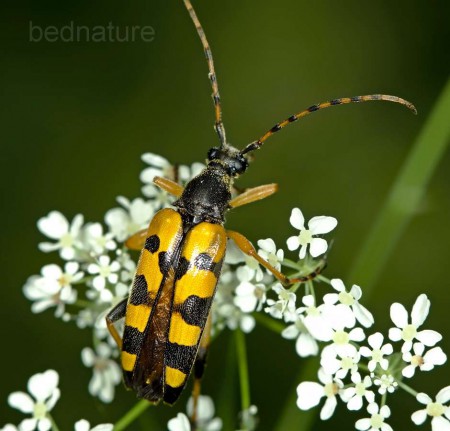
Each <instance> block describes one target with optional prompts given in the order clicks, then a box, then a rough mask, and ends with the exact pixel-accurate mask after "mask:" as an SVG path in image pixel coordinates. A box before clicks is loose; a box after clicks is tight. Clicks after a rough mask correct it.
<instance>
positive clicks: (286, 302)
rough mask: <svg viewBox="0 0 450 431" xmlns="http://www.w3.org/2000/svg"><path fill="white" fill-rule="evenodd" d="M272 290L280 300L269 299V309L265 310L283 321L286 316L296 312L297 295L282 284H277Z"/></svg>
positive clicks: (267, 302)
mask: <svg viewBox="0 0 450 431" xmlns="http://www.w3.org/2000/svg"><path fill="white" fill-rule="evenodd" d="M272 290H273V291H274V292H275V293H276V294H277V295H278V300H276V301H275V300H273V299H268V300H267V301H266V304H267V305H268V307H266V308H265V309H264V311H265V312H266V313H269V314H270V315H271V316H272V317H275V318H276V319H281V318H283V316H284V315H285V314H286V315H288V314H289V313H294V312H295V300H296V296H295V293H293V292H291V291H289V290H287V289H285V288H284V287H283V286H282V285H281V283H276V284H275V285H274V286H272Z"/></svg>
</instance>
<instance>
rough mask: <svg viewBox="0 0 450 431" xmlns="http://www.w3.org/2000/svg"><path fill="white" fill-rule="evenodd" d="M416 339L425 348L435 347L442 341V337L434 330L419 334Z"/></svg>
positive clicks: (426, 330) (425, 330)
mask: <svg viewBox="0 0 450 431" xmlns="http://www.w3.org/2000/svg"><path fill="white" fill-rule="evenodd" d="M416 338H417V339H418V340H419V341H420V342H421V343H423V344H425V346H429V347H430V346H434V345H435V344H436V343H438V342H439V341H441V340H442V335H441V334H439V332H436V331H433V330H432V329H424V330H423V331H420V332H418V333H417V335H416Z"/></svg>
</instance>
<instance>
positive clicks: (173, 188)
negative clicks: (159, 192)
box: [153, 177, 184, 198]
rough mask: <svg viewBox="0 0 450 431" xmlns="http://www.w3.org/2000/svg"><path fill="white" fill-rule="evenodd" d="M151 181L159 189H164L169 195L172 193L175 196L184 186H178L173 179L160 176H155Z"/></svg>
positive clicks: (178, 195) (179, 194)
mask: <svg viewBox="0 0 450 431" xmlns="http://www.w3.org/2000/svg"><path fill="white" fill-rule="evenodd" d="M153 182H154V183H155V184H156V185H157V186H158V187H159V188H161V189H163V190H165V191H166V192H167V193H170V194H171V195H174V196H175V197H177V198H179V197H180V196H181V195H182V193H183V190H184V188H183V187H182V186H180V185H179V184H178V183H176V182H175V181H172V180H169V179H167V178H162V177H155V178H153Z"/></svg>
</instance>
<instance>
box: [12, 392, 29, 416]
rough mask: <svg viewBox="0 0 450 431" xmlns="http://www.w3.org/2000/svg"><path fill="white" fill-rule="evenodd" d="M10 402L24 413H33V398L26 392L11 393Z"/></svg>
mask: <svg viewBox="0 0 450 431" xmlns="http://www.w3.org/2000/svg"><path fill="white" fill-rule="evenodd" d="M8 404H9V405H10V406H11V407H13V408H15V409H17V410H20V411H21V412H22V413H32V412H33V408H34V401H33V399H32V398H31V397H30V396H29V395H28V394H26V393H25V392H13V393H12V394H10V395H9V397H8Z"/></svg>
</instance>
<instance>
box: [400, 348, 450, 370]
mask: <svg viewBox="0 0 450 431" xmlns="http://www.w3.org/2000/svg"><path fill="white" fill-rule="evenodd" d="M424 350H425V346H424V345H423V344H422V343H414V345H413V351H414V355H413V354H412V353H411V352H405V353H403V360H404V361H405V362H408V363H409V365H407V366H406V367H405V368H403V370H402V374H403V376H404V377H408V378H411V377H412V376H414V373H415V371H416V368H417V367H419V369H420V371H430V370H432V369H433V368H434V366H435V365H442V364H444V363H445V362H446V361H447V355H446V354H445V353H444V352H443V351H442V349H441V348H440V347H433V348H432V349H430V350H428V351H427V352H426V353H425V355H424V354H423V352H424Z"/></svg>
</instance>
